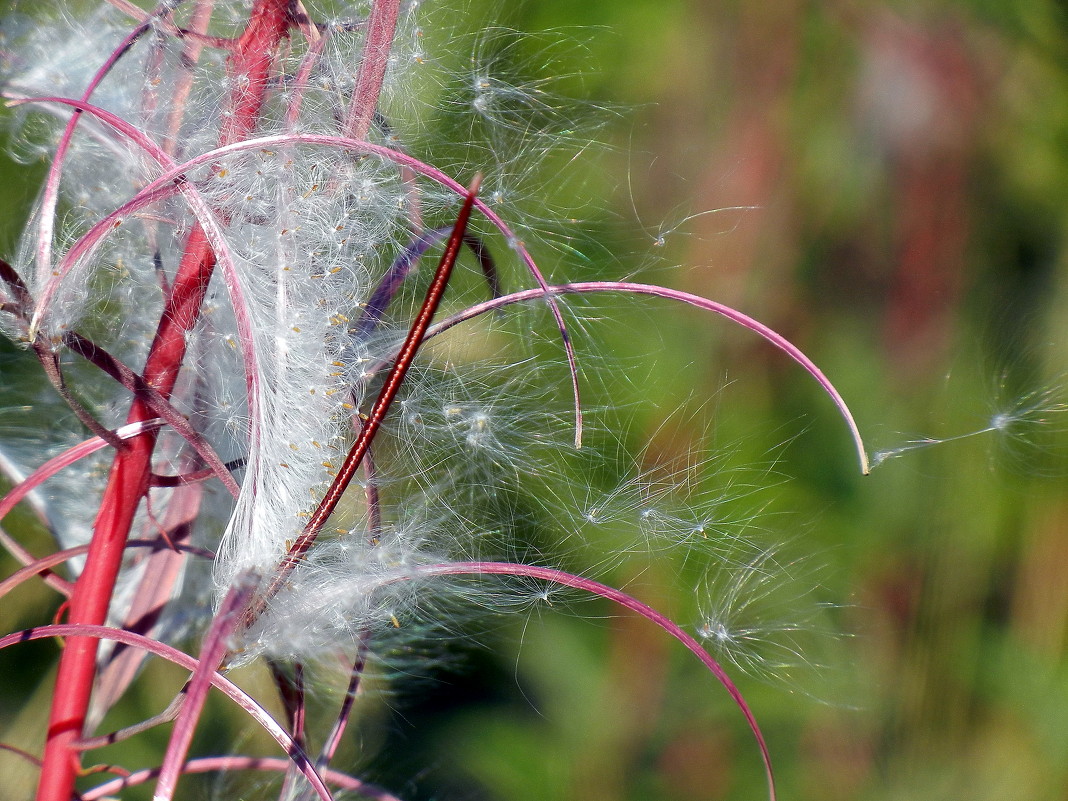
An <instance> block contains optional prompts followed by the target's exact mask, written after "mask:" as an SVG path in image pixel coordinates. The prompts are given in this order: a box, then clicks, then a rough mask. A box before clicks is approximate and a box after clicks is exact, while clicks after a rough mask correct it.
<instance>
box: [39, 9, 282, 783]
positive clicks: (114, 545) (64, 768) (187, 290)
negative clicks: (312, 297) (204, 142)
mask: <svg viewBox="0 0 1068 801" xmlns="http://www.w3.org/2000/svg"><path fill="white" fill-rule="evenodd" d="M288 6H289V3H288V0H257V2H256V5H255V6H254V8H253V10H252V12H251V14H250V17H249V22H248V26H247V27H246V29H245V32H244V33H243V34H242V36H241V38H240V39H239V40H238V43H237V46H236V47H235V48H234V50H233V52H232V53H231V56H230V60H229V64H228V72H229V74H230V77H231V81H232V83H233V85H234V87H235V88H234V90H233V91H232V93H231V95H230V98H229V107H228V109H227V113H226V114H225V115H224V117H223V123H222V130H221V133H220V145H227V144H232V143H234V142H238V141H241V140H242V139H245V138H247V137H248V136H249V135H250V134H251V133H252V132H253V131H254V129H255V126H256V121H257V119H258V117H259V113H260V108H261V106H262V104H263V100H264V96H265V93H266V90H267V82H268V78H269V76H270V71H271V66H272V64H273V61H274V53H275V51H276V49H277V46H278V44H279V42H280V41H281V39H282V38H283V37H284V36H285V35H286V31H287V29H288V27H289V14H288V11H287V9H288ZM214 267H215V254H214V253H213V252H212V249H211V247H210V245H209V244H208V240H207V238H206V237H205V235H204V232H203V231H202V230H201V229H200V227H199V226H197V227H195V228H194V229H193V230H192V232H191V233H190V235H189V239H188V240H187V242H186V247H185V253H184V255H183V256H182V260H181V263H180V264H179V266H178V271H177V274H176V275H175V279H174V284H173V286H172V289H171V292H170V295H169V296H168V297H167V300H166V303H165V305H164V310H163V315H162V318H161V320H160V324H159V328H158V329H157V330H156V336H155V340H154V341H153V343H152V347H151V349H150V351H149V355H148V358H147V360H146V362H145V369H144V377H145V380H146V382H147V383H148V384H149V385H150V386H152V387H154V388H155V389H156V390H157V391H158V392H159V393H160V394H161V395H162V396H164V397H165V398H169V397H170V394H171V392H172V390H173V389H174V384H175V382H176V380H177V378H178V372H179V370H180V369H181V366H182V359H183V358H184V356H185V336H186V333H187V332H188V331H190V330H191V329H192V328H193V326H194V325H195V324H196V321H197V318H198V316H199V314H200V307H201V303H202V302H203V300H204V295H205V293H206V292H207V288H208V283H209V282H210V280H211V274H212V271H213V269H214ZM152 416H153V412H152V410H151V409H150V408H149V406H148V405H147V404H146V403H144V402H143V401H141V400H139V399H137V398H135V399H134V402H133V404H132V405H131V407H130V412H129V415H128V417H127V420H128V421H129V422H131V423H136V422H141V421H144V420H148V419H150V418H151V417H152ZM155 446H156V434H155V432H152V433H148V434H144V435H142V436H140V437H137V438H136V439H135V440H132V441H131V442H130V443H129V445H128V447H127V448H125V449H124V450H123V451H120V452H119V453H118V454H116V457H115V461H114V463H113V464H112V468H111V474H110V475H109V477H108V484H107V488H106V489H105V491H104V496H103V500H102V501H101V505H100V512H99V513H98V515H97V519H96V523H95V526H94V529H93V538H92V542H91V543H90V547H89V554H88V556H87V557H86V563H85V569H84V570H83V571H82V573H81V575H80V576H79V577H78V581H77V583H76V584H75V586H74V594H73V595H72V596H71V602H70V614H69V620H70V622H71V623H73V624H89V625H100V624H102V623H104V621H105V620H106V618H107V612H108V606H109V605H110V602H111V596H112V593H113V591H114V587H115V580H116V578H117V576H118V572H119V568H120V567H121V565H122V556H123V551H124V549H125V544H126V540H127V538H128V537H129V533H130V528H131V526H132V524H133V519H134V515H135V514H136V512H137V508H138V506H139V505H140V503H141V498H142V497H143V496H144V494H145V493H146V492H147V490H148V487H149V482H150V476H151V471H152V452H153V450H154V449H155ZM97 644H98V641H97V640H96V639H93V638H88V637H71V638H70V639H69V640H68V641H67V644H66V647H65V648H64V649H63V654H62V656H61V657H60V662H59V673H58V676H57V678H56V691H55V695H54V696H53V699H52V710H51V714H50V716H49V722H48V738H47V741H46V743H45V751H44V758H43V760H42V767H41V782H40V785H39V786H38V788H37V801H69V800H70V798H71V797H72V795H73V794H74V781H75V778H76V777H77V774H78V771H79V768H80V757H79V754H78V752H77V751H76V750H75V749H73V748H72V745H73V744H74V742H75V741H76V740H77V739H79V738H80V737H81V736H82V729H83V727H84V725H85V716H86V710H87V709H88V706H89V696H90V693H91V691H92V687H93V680H94V677H95V675H96V652H97Z"/></svg>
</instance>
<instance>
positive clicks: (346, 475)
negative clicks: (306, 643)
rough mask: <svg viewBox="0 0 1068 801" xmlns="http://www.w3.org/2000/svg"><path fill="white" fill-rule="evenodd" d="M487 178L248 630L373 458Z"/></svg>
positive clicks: (465, 209)
mask: <svg viewBox="0 0 1068 801" xmlns="http://www.w3.org/2000/svg"><path fill="white" fill-rule="evenodd" d="M481 180H482V177H481V176H480V175H478V176H475V179H474V180H473V181H472V182H471V186H470V187H469V188H468V190H467V197H466V198H465V199H464V204H463V206H462V207H461V209H460V213H459V215H457V217H456V223H455V224H454V225H453V228H452V235H451V236H450V237H449V241H448V243H447V244H446V246H445V252H444V253H442V254H441V261H440V262H439V263H438V268H437V270H436V271H435V273H434V279H433V280H432V281H431V282H430V287H429V288H428V289H427V293H426V299H425V300H424V301H423V305H422V306H421V307H420V308H419V312H418V314H416V317H415V320H414V321H413V322H412V326H411V329H410V330H409V331H408V336H407V337H406V338H405V340H404V344H402V345H401V347H400V350H399V351H398V352H397V360H396V361H395V362H394V364H393V369H391V370H390V371H389V375H387V376H386V380H385V383H384V384H383V385H382V389H381V391H380V392H379V393H378V397H377V398H376V399H375V402H374V405H373V406H372V407H371V411H370V413H369V414H368V415H367V419H366V420H365V421H364V424H363V427H362V428H361V429H360V433H359V434H358V435H357V436H356V441H355V442H354V443H353V444H352V448H350V449H349V453H348V455H347V456H346V457H345V461H344V463H343V464H342V465H341V469H340V470H338V473H337V475H336V476H335V477H334V481H333V483H331V485H330V488H329V489H327V491H326V494H325V495H323V498H322V500H321V501H320V502H319V505H318V506H317V507H316V509H315V511H314V512H313V513H312V515H311V518H310V519H309V520H308V523H307V525H305V526H304V530H303V531H301V533H300V536H299V537H297V539H296V541H295V542H294V543H293V546H292V547H291V548H290V549H289V552H288V553H287V554H286V555H285V557H283V559H282V561H281V562H280V563H279V565H278V567H277V568H276V569H275V572H274V575H273V576H272V577H271V581H270V583H269V584H268V585H267V588H266V589H265V590H264V592H263V593H262V594H261V595H260V596H259V597H258V598H257V599H256V600H255V601H254V603H253V604H252V606H250V607H249V610H248V615H247V617H246V619H245V624H246V626H249V625H251V624H252V623H253V622H254V621H255V620H256V618H257V617H259V616H260V614H261V613H262V611H263V609H264V607H265V605H266V604H267V602H268V601H269V600H270V599H271V598H273V597H274V596H275V595H276V594H277V593H278V591H279V590H280V589H282V587H283V586H284V585H285V582H286V580H287V579H288V578H289V575H290V573H292V572H293V570H294V569H295V568H296V567H297V565H298V564H300V563H301V561H303V559H304V555H305V554H306V553H307V552H308V550H309V549H310V548H311V547H312V545H313V544H314V543H315V540H316V538H317V537H318V536H319V532H320V531H321V530H322V528H323V526H324V525H325V524H326V521H327V520H328V519H329V518H330V515H332V514H333V513H334V509H336V508H337V505H338V503H339V502H340V501H341V496H342V495H344V494H345V490H346V489H347V488H348V486H349V483H350V482H351V481H352V478H353V476H354V475H355V474H356V470H357V469H359V467H360V464H361V463H362V462H363V458H364V456H366V455H367V451H368V449H369V448H370V447H371V442H372V441H373V440H374V438H375V434H377V433H378V429H379V428H380V427H381V425H382V420H383V419H384V418H385V416H386V412H388V411H389V407H390V405H391V404H392V403H393V399H394V398H395V397H396V396H397V391H398V390H399V389H400V387H401V384H402V383H404V377H405V376H406V375H407V374H408V368H409V367H411V365H412V361H413V359H415V354H416V351H418V350H419V346H420V345H422V344H423V338H424V335H425V334H426V331H427V329H428V328H429V327H430V323H431V321H432V320H433V318H434V313H435V312H436V311H437V308H438V305H439V304H440V303H441V298H442V296H443V295H444V294H445V287H446V286H447V285H448V283H449V277H450V276H451V275H452V268H453V265H455V264H456V257H457V255H458V254H459V252H460V248H461V247H462V246H463V242H464V234H465V233H466V232H467V222H468V220H469V219H470V218H471V209H472V208H473V207H474V205H475V195H476V194H477V193H478V187H479V184H480V183H481Z"/></svg>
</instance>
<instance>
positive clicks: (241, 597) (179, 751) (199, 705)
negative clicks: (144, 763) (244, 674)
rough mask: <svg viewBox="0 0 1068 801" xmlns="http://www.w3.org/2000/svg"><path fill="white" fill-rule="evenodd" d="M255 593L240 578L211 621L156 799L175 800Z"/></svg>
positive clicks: (169, 747)
mask: <svg viewBox="0 0 1068 801" xmlns="http://www.w3.org/2000/svg"><path fill="white" fill-rule="evenodd" d="M251 593H252V585H251V584H250V583H248V582H239V583H238V584H237V585H236V586H234V587H233V588H232V589H231V590H230V592H229V593H227V595H226V598H225V599H223V602H222V605H221V606H220V608H219V611H218V613H217V614H216V615H215V619H214V620H212V622H211V627H210V628H209V629H208V633H207V634H206V635H204V645H203V647H202V649H201V652H200V659H199V660H197V667H196V670H194V671H193V678H192V679H191V680H190V682H189V685H188V690H187V692H186V697H185V703H183V704H182V710H181V711H180V712H179V713H178V719H177V720H176V721H175V723H174V729H173V730H172V731H171V739H170V742H169V743H168V744H167V750H166V751H165V752H164V754H163V765H162V766H160V771H159V781H158V782H157V783H156V792H155V794H154V795H153V799H154V801H171V799H172V798H174V791H175V788H176V787H177V785H178V777H179V776H181V775H182V766H183V765H184V764H185V757H186V754H188V753H189V746H190V745H191V744H192V742H193V732H194V731H195V730H196V725H197V721H198V720H199V719H200V713H201V711H202V710H203V709H204V703H205V701H207V699H208V690H209V689H210V688H211V679H212V676H213V675H215V672H216V671H217V670H218V669H219V665H221V664H222V660H223V657H224V656H226V650H227V640H228V639H229V637H230V635H231V634H232V633H233V630H234V628H235V627H236V626H237V625H238V623H239V622H240V620H241V618H240V615H239V614H238V612H239V611H240V610H241V608H242V607H243V606H244V605H245V602H246V601H247V600H248V596H249V595H250V594H251Z"/></svg>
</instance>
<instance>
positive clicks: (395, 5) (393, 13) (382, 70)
mask: <svg viewBox="0 0 1068 801" xmlns="http://www.w3.org/2000/svg"><path fill="white" fill-rule="evenodd" d="M399 10H400V0H374V4H373V5H372V6H371V16H370V17H369V18H368V20H367V36H366V39H364V44H363V58H361V59H360V71H359V72H358V73H357V75H356V89H355V91H354V92H353V95H352V102H351V103H350V104H349V113H348V117H347V118H346V120H345V127H344V128H343V129H342V130H343V132H344V134H345V136H346V137H348V138H349V139H366V138H367V134H368V133H369V132H370V130H371V120H373V119H374V116H375V110H376V109H377V108H378V98H379V96H380V95H381V94H382V81H383V80H384V79H385V77H386V67H387V66H389V54H390V50H391V49H392V48H393V34H394V32H395V31H396V29H397V12H398V11H399Z"/></svg>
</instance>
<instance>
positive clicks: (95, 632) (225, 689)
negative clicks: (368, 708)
mask: <svg viewBox="0 0 1068 801" xmlns="http://www.w3.org/2000/svg"><path fill="white" fill-rule="evenodd" d="M52 637H66V638H68V639H67V643H68V647H69V643H70V642H71V641H72V640H73V639H75V638H78V637H82V638H85V637H91V638H93V639H95V640H114V641H115V642H119V643H122V644H124V645H129V646H131V647H134V648H142V649H144V650H146V651H148V652H149V653H151V654H154V655H156V656H158V657H160V658H161V659H166V660H167V661H168V662H173V663H174V664H176V665H178V666H179V667H182V668H185V669H186V670H189V671H195V670H196V669H197V666H198V665H199V664H200V663H199V661H198V660H196V659H194V658H193V657H191V656H189V654H186V653H184V652H182V651H179V650H178V649H177V648H172V647H171V646H169V645H166V644H165V643H162V642H159V641H157V640H153V639H151V638H149V637H145V636H144V635H141V634H134V633H133V632H130V631H124V630H123V629H113V628H110V627H108V626H95V625H90V624H88V623H59V624H52V625H49V626H35V627H34V628H32V629H25V630H23V631H16V632H12V633H11V634H6V635H4V636H3V637H0V650H3V649H4V648H7V647H8V646H11V645H16V644H18V643H21V642H29V641H31V640H45V639H50V638H52ZM211 684H212V686H213V687H215V688H216V689H217V690H219V691H221V692H222V693H223V695H225V696H226V697H227V698H229V699H230V700H231V701H233V702H234V703H235V704H237V705H238V706H239V707H241V709H243V710H244V711H245V712H247V713H248V714H249V715H250V716H251V717H252V718H253V720H255V721H256V722H257V723H258V724H259V725H260V726H262V727H263V729H264V730H265V731H266V732H267V733H268V734H269V735H270V736H271V737H272V739H274V741H275V742H276V743H278V745H280V746H281V747H282V749H283V750H284V751H285V752H286V753H287V754H289V755H290V760H289V761H290V762H293V763H296V764H297V766H298V767H299V768H300V770H301V772H302V773H303V774H304V776H305V778H306V779H307V780H308V782H309V783H310V784H311V786H312V787H313V788H314V789H315V791H316V792H317V793H318V794H319V797H320V798H322V799H323V801H332V797H331V795H330V791H329V790H328V789H327V787H326V784H325V783H324V782H323V779H322V776H320V775H319V772H318V771H317V770H316V769H315V766H314V765H313V764H312V762H311V760H310V759H309V758H308V755H307V754H305V753H304V752H303V751H302V750H301V748H300V747H299V746H298V745H297V744H296V743H295V742H293V738H292V737H290V736H289V734H288V733H286V730H285V729H284V728H282V726H281V725H279V723H278V721H276V720H275V719H274V718H273V717H271V716H270V714H269V713H268V712H267V710H265V709H264V708H263V707H262V706H260V705H259V704H258V703H257V702H256V700H255V699H254V698H252V696H250V695H249V694H248V693H246V692H245V691H244V690H242V689H241V688H240V687H238V686H237V685H236V684H234V683H233V682H232V681H230V680H229V679H227V678H226V677H225V676H222V675H221V674H219V673H212V674H211ZM72 795H73V792H72V793H71V795H67V796H65V797H64V796H54V798H55V799H56V801H59V799H60V798H63V801H70V798H71V797H72Z"/></svg>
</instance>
